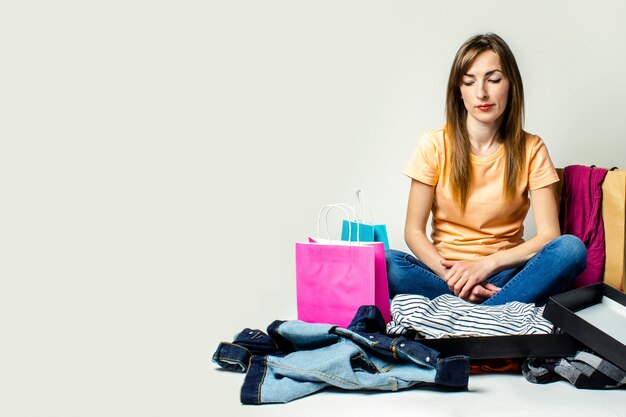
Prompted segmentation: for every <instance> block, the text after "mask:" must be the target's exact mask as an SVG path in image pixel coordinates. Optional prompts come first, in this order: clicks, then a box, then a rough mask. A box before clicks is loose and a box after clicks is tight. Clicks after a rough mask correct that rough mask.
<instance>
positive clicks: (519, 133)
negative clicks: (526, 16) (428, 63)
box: [445, 33, 526, 211]
mask: <svg viewBox="0 0 626 417" xmlns="http://www.w3.org/2000/svg"><path fill="white" fill-rule="evenodd" d="M485 51H494V52H495V53H496V54H497V55H498V57H499V58H500V63H501V65H502V72H503V73H504V75H505V76H506V77H507V78H508V79H509V98H508V102H507V105H506V109H505V111H504V114H503V115H502V122H501V124H500V128H499V132H498V133H499V134H500V138H501V140H502V141H504V149H505V154H506V165H505V171H504V178H505V180H504V183H503V190H502V191H503V194H504V196H505V200H506V201H509V202H510V201H512V200H513V199H514V197H515V190H516V188H517V183H518V180H519V177H520V175H521V173H522V169H523V167H524V164H525V157H526V153H525V143H526V132H524V130H523V125H524V87H523V85H522V76H521V75H520V72H519V68H518V67H517V62H516V61H515V57H514V56H513V52H511V49H510V48H509V46H508V45H507V44H506V42H504V40H503V39H502V38H500V37H499V36H498V35H496V34H494V33H487V34H485V35H477V36H473V37H471V38H470V39H468V40H467V41H466V42H465V43H464V44H463V45H461V48H459V50H458V52H457V53H456V56H455V57H454V63H453V64H452V69H451V70H450V77H449V79H448V88H447V91H446V129H445V133H446V135H447V136H448V138H449V143H450V144H451V150H450V151H451V156H452V167H451V172H450V180H451V186H452V194H453V197H454V200H455V201H456V203H457V204H458V205H459V207H460V208H461V211H465V206H466V204H467V194H468V189H469V184H470V180H471V178H470V176H471V171H470V142H469V134H468V132H467V109H466V108H465V105H464V104H463V100H462V99H461V89H460V87H461V82H462V80H463V75H465V73H466V72H467V70H468V69H469V67H470V66H471V65H472V63H473V62H474V60H475V59H476V57H477V56H478V55H479V54H480V53H482V52H485Z"/></svg>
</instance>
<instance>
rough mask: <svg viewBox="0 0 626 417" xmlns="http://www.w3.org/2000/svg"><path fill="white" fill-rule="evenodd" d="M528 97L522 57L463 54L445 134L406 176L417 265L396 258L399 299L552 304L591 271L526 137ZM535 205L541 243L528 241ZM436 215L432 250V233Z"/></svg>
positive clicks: (499, 45) (425, 145) (438, 133)
mask: <svg viewBox="0 0 626 417" xmlns="http://www.w3.org/2000/svg"><path fill="white" fill-rule="evenodd" d="M523 117H524V91H523V87H522V78H521V76H520V73H519V69H518V67H517V63H516V61H515V57H514V56H513V53H512V52H511V50H510V49H509V47H508V45H507V44H506V43H505V42H504V40H502V38H500V37H499V36H497V35H495V34H492V33H490V34H486V35H478V36H474V37H472V38H470V39H469V40H468V41H467V42H465V44H463V45H462V46H461V48H460V49H459V51H458V52H457V54H456V57H455V59H454V63H453V65H452V69H451V71H450V77H449V80H448V88H447V95H446V124H445V126H444V127H443V128H441V129H439V130H434V131H427V132H426V133H425V134H424V135H423V136H422V138H421V139H420V140H419V142H418V145H417V147H416V149H415V151H414V152H413V154H412V156H411V158H410V160H409V163H408V164H407V166H406V168H405V170H404V173H405V174H406V175H407V176H409V177H410V178H411V179H412V182H411V190H410V194H409V203H408V209H407V214H406V223H405V231H404V236H405V240H406V243H407V245H408V247H409V248H410V249H411V251H412V252H413V254H414V255H415V256H412V255H410V254H407V253H404V252H400V251H396V250H390V251H389V252H388V253H387V269H388V277H389V289H390V295H391V296H392V297H393V296H394V295H396V294H420V295H425V296H427V297H429V298H434V297H437V296H439V295H442V294H454V295H457V296H459V297H461V298H463V299H465V300H468V301H471V302H474V303H483V304H504V303H507V302H509V301H522V302H526V303H536V304H543V303H545V301H546V300H547V297H549V296H550V295H554V294H556V293H558V292H561V291H563V290H565V289H567V288H568V287H569V286H570V285H571V283H572V282H573V280H574V279H575V278H576V276H577V275H578V274H579V273H580V272H582V270H583V269H584V268H585V264H586V249H585V246H584V245H583V243H582V242H581V241H580V240H579V239H578V238H576V237H574V236H571V235H564V236H559V235H560V231H559V220H558V214H557V205H556V200H555V196H554V191H553V189H552V185H553V184H554V183H556V182H558V180H559V179H558V176H557V174H556V171H555V169H554V165H553V164H552V161H551V159H550V156H549V155H548V150H547V149H546V146H545V145H544V143H543V141H542V140H541V139H540V138H539V137H538V136H535V135H532V134H529V133H527V132H525V131H524V130H523V129H522V124H523ZM529 193H530V199H532V202H533V204H532V206H533V214H534V218H535V225H536V230H537V235H536V236H535V237H533V238H532V239H530V240H528V241H524V239H523V233H524V226H523V221H524V218H525V217H526V214H527V213H528V208H529V206H530V201H529ZM431 211H432V235H431V238H432V242H431V241H430V240H429V239H428V238H427V236H426V223H427V220H428V217H429V214H430V212H431Z"/></svg>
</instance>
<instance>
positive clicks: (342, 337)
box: [213, 306, 469, 404]
mask: <svg viewBox="0 0 626 417" xmlns="http://www.w3.org/2000/svg"><path fill="white" fill-rule="evenodd" d="M384 331H385V322H384V320H383V318H382V315H381V314H380V311H378V309H377V308H376V307H375V306H363V307H361V308H360V309H359V310H358V312H357V314H356V316H355V317H354V319H353V320H352V323H350V325H349V326H348V329H343V328H340V327H337V326H333V325H329V324H311V323H305V322H302V321H297V320H293V321H279V320H277V321H275V322H273V323H272V324H271V325H270V326H269V327H268V329H267V333H268V334H265V333H263V332H262V331H260V330H253V329H244V330H243V331H242V332H240V333H239V334H238V335H237V336H236V337H235V340H234V341H233V342H232V343H226V342H222V343H220V345H219V346H218V348H217V350H216V352H215V354H214V355H213V361H214V362H215V363H217V364H218V365H220V366H221V367H223V368H225V369H228V370H231V371H237V372H246V373H247V375H246V377H245V380H244V383H243V386H242V388H241V402H242V403H244V404H267V403H286V402H289V401H292V400H295V399H298V398H301V397H304V396H306V395H309V394H312V393H314V392H317V391H319V390H321V389H323V388H325V387H329V386H334V387H338V388H343V389H347V390H358V389H369V390H384V391H396V390H399V389H403V388H408V387H411V386H414V385H416V384H419V383H434V384H440V385H445V386H449V387H460V388H465V387H467V381H468V378H469V359H468V357H467V356H453V357H448V358H440V357H439V352H437V351H435V350H432V349H430V348H427V347H426V346H424V345H422V344H420V343H418V342H416V341H414V340H411V339H407V338H405V337H398V338H393V337H389V336H387V335H385V333H384Z"/></svg>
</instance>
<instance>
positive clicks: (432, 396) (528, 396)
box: [208, 367, 626, 417]
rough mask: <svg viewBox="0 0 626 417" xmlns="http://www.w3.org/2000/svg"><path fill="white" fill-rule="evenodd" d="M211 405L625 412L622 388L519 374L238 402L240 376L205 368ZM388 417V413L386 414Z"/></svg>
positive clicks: (235, 409)
mask: <svg viewBox="0 0 626 417" xmlns="http://www.w3.org/2000/svg"><path fill="white" fill-rule="evenodd" d="M208 378H209V380H210V381H211V386H212V387H213V388H212V390H211V391H212V392H211V395H212V397H213V400H212V401H213V402H214V403H213V404H214V409H215V411H216V412H218V414H217V415H219V416H272V417H280V416H296V415H297V416H334V415H342V416H343V415H354V416H359V417H364V416H376V417H379V416H382V415H384V413H385V412H389V413H391V412H393V413H394V414H395V415H405V413H406V415H419V416H424V417H426V416H450V417H452V416H454V417H461V416H475V415H480V416H481V417H482V416H498V417H501V416H503V415H504V416H529V415H530V416H533V417H536V416H551V417H555V416H556V415H559V414H563V415H567V416H568V417H575V416H581V417H583V416H584V417H588V416H626V390H623V389H622V390H605V391H590V390H578V389H576V388H574V387H573V386H571V385H570V384H568V383H566V382H556V383H552V384H549V385H535V384H531V383H529V382H527V381H526V380H525V379H524V378H523V377H522V376H521V375H502V374H500V375H475V376H471V377H470V383H469V389H468V390H467V391H462V392H445V391H441V390H437V389H435V388H433V387H418V388H413V389H409V390H405V391H399V392H382V393H379V392H366V393H363V392H345V391H339V390H330V391H323V392H320V393H317V394H314V395H311V396H309V397H306V398H302V399H300V400H296V401H293V402H291V403H288V404H273V405H262V406H244V405H241V404H240V403H239V388H240V386H241V382H242V381H243V375H242V374H234V373H230V372H224V371H221V370H219V369H217V368H216V367H213V369H210V370H209V372H208ZM389 415H390V414H389Z"/></svg>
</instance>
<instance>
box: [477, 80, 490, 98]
mask: <svg viewBox="0 0 626 417" xmlns="http://www.w3.org/2000/svg"><path fill="white" fill-rule="evenodd" d="M477 85H478V87H477V88H476V98H479V99H486V98H487V97H489V95H488V94H487V89H486V88H485V84H484V83H482V82H479V83H478V84H477Z"/></svg>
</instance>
